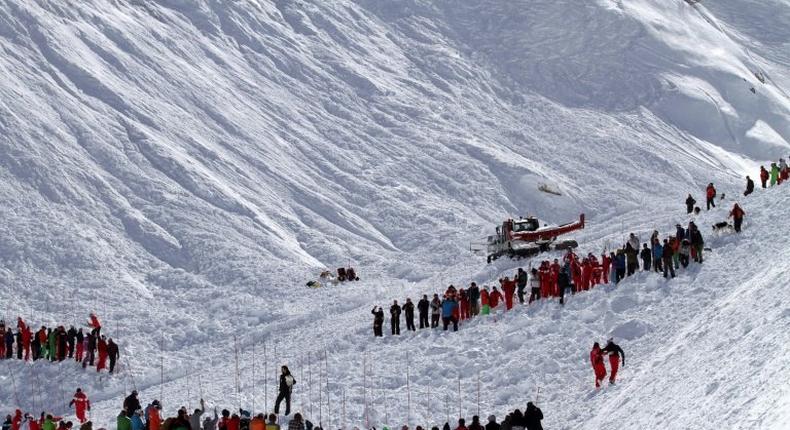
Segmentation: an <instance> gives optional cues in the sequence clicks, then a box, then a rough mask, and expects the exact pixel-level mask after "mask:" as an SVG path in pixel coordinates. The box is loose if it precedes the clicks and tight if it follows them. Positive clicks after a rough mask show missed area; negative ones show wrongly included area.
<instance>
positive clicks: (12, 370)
mask: <svg viewBox="0 0 790 430" xmlns="http://www.w3.org/2000/svg"><path fill="white" fill-rule="evenodd" d="M9 361H10V360H9ZM8 370H10V373H11V384H12V385H13V388H14V398H15V399H16V407H17V408H19V409H21V408H22V404H21V403H19V392H18V391H17V390H16V377H15V376H14V366H13V365H12V364H11V363H10V362H9V363H8ZM62 389H63V388H62V387H61V390H62Z"/></svg>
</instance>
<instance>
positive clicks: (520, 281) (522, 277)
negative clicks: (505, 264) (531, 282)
mask: <svg viewBox="0 0 790 430" xmlns="http://www.w3.org/2000/svg"><path fill="white" fill-rule="evenodd" d="M527 278H528V277H527V272H525V271H524V269H523V268H521V267H519V268H518V273H516V282H517V285H518V290H517V291H518V301H519V303H521V304H522V305H523V304H524V290H526V289H527ZM560 303H562V302H560Z"/></svg>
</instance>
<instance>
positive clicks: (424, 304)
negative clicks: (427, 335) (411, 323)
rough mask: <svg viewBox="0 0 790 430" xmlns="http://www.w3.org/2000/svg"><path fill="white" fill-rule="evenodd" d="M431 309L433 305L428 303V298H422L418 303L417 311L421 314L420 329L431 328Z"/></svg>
mask: <svg viewBox="0 0 790 430" xmlns="http://www.w3.org/2000/svg"><path fill="white" fill-rule="evenodd" d="M430 307H431V303H430V302H429V301H428V296H426V295H424V296H422V299H421V300H420V301H419V302H417V311H418V312H419V313H420V329H424V328H428V327H430V324H429V323H428V309H429V308H430Z"/></svg>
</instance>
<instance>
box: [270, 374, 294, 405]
mask: <svg viewBox="0 0 790 430" xmlns="http://www.w3.org/2000/svg"><path fill="white" fill-rule="evenodd" d="M280 370H281V372H282V373H280V392H279V394H277V400H276V401H275V402H274V413H275V414H279V413H280V402H282V401H283V400H285V415H290V414H291V392H292V391H293V387H294V385H295V384H296V379H294V377H293V376H291V371H290V370H288V366H283V367H281V368H280Z"/></svg>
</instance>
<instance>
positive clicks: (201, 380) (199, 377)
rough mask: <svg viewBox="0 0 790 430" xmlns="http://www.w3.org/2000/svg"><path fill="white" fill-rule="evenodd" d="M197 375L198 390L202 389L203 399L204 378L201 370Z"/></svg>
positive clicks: (201, 396) (201, 395)
mask: <svg viewBox="0 0 790 430" xmlns="http://www.w3.org/2000/svg"><path fill="white" fill-rule="evenodd" d="M197 377H198V390H200V398H201V399H202V398H204V397H203V378H201V376H200V372H198V375H197Z"/></svg>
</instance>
